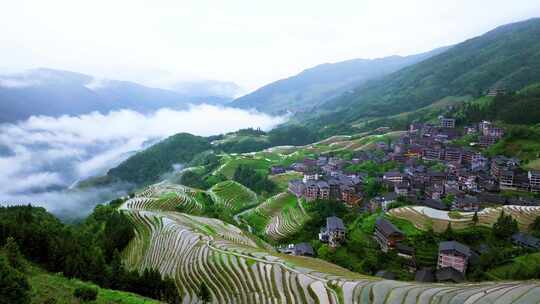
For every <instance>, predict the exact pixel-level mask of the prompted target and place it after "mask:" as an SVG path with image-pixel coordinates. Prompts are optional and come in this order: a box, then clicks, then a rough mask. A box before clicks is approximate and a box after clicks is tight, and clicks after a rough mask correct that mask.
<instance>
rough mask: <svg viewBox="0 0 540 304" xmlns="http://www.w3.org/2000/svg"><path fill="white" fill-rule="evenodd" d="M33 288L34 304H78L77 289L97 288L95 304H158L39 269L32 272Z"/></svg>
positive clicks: (30, 280) (30, 281) (154, 301)
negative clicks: (75, 293) (75, 294)
mask: <svg viewBox="0 0 540 304" xmlns="http://www.w3.org/2000/svg"><path fill="white" fill-rule="evenodd" d="M28 282H29V283H30V286H31V288H32V289H31V294H30V297H31V301H30V303H32V304H41V303H55V304H78V303H80V300H79V299H77V298H76V297H75V296H74V291H75V289H77V288H81V287H89V288H96V289H97V291H98V294H97V298H96V300H95V301H92V303H95V304H109V303H118V304H143V303H144V304H158V303H162V302H159V301H156V300H152V299H149V298H145V297H142V296H139V295H136V294H133V293H130V292H125V291H118V290H111V289H106V288H99V287H98V286H97V285H94V284H91V283H87V282H83V281H80V280H76V279H68V278H66V277H63V276H62V275H59V274H50V273H47V272H45V271H42V270H40V269H38V268H35V269H33V270H32V273H31V274H30V275H29V277H28Z"/></svg>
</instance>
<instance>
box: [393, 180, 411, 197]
mask: <svg viewBox="0 0 540 304" xmlns="http://www.w3.org/2000/svg"><path fill="white" fill-rule="evenodd" d="M394 192H395V193H396V194H397V195H400V196H407V194H409V183H407V182H401V183H395V184H394Z"/></svg>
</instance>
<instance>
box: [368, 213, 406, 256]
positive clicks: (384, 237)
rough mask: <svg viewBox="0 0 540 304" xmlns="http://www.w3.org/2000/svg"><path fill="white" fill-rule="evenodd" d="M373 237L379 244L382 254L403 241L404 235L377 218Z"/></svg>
mask: <svg viewBox="0 0 540 304" xmlns="http://www.w3.org/2000/svg"><path fill="white" fill-rule="evenodd" d="M373 237H374V238H375V241H377V243H379V246H381V250H382V251H383V252H388V250H392V249H395V248H396V245H397V243H398V242H399V241H402V240H404V239H405V235H404V234H403V232H401V230H399V229H398V228H397V227H396V226H394V224H392V223H390V222H389V221H388V220H387V219H385V218H382V217H379V218H378V219H377V221H376V222H375V231H374V233H373Z"/></svg>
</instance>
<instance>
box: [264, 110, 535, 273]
mask: <svg viewBox="0 0 540 304" xmlns="http://www.w3.org/2000/svg"><path fill="white" fill-rule="evenodd" d="M462 135H475V136H476V135H477V138H478V142H477V143H476V146H480V147H487V146H490V145H492V144H494V143H496V142H497V141H498V140H500V139H501V138H502V136H503V135H504V130H503V129H501V128H499V127H496V126H495V125H494V124H492V123H491V122H488V121H482V122H480V123H478V124H476V125H473V126H467V127H465V129H464V130H463V131H460V130H458V129H457V128H456V122H455V120H454V119H452V118H446V117H439V123H438V124H437V125H434V124H416V123H415V124H411V125H410V128H409V130H408V131H407V132H406V133H405V134H403V135H402V136H401V137H400V138H399V139H398V140H397V141H395V142H393V143H389V142H379V143H376V145H375V146H376V149H375V150H373V151H359V152H356V153H355V154H354V156H353V159H352V160H351V161H345V160H342V159H339V158H336V157H324V156H321V157H319V158H318V159H305V160H304V161H302V162H299V163H295V164H293V165H292V166H291V167H290V168H288V170H294V171H297V172H301V173H303V179H301V180H300V179H298V180H291V181H290V182H289V185H288V190H289V191H290V192H291V193H292V194H294V195H296V196H297V197H298V198H304V199H305V200H306V201H308V202H309V201H313V200H316V199H322V200H326V199H329V200H336V201H342V202H344V203H346V204H347V205H349V206H358V207H360V208H361V210H363V211H366V212H375V211H376V210H380V209H382V210H383V211H386V210H387V209H388V207H389V206H390V204H392V203H394V202H396V201H398V198H399V197H403V198H404V199H405V200H406V201H409V202H411V203H414V204H416V205H425V206H428V207H431V208H434V209H440V210H458V211H478V210H480V209H481V208H483V207H486V206H489V205H504V204H512V205H540V201H538V200H535V199H533V198H531V197H530V196H521V197H513V198H508V197H506V196H503V195H501V193H500V191H501V190H520V191H530V192H540V171H526V170H523V169H522V168H521V167H520V163H519V161H518V160H517V159H514V158H508V157H504V156H496V157H492V158H488V157H486V156H484V155H483V154H482V153H481V151H480V150H479V149H477V147H475V145H471V146H470V147H463V146H457V145H453V144H452V141H454V140H456V139H459V138H460V137H461V136H462ZM364 161H373V162H375V163H378V164H383V163H385V162H388V161H394V162H396V163H398V164H400V166H399V167H400V169H401V170H399V171H390V172H385V173H384V174H382V176H379V177H376V178H377V179H378V181H379V182H380V183H381V184H382V185H383V189H386V190H387V191H386V193H384V194H382V195H379V196H376V197H374V198H371V199H370V200H366V199H365V195H364V194H363V184H364V180H365V178H366V175H362V174H359V173H354V174H351V173H347V172H344V170H343V168H344V166H345V165H347V164H350V163H352V164H357V163H361V162H364ZM285 170H286V169H285V168H282V167H273V168H272V173H273V174H279V173H283V172H285ZM373 238H374V240H375V241H376V242H377V243H378V244H379V246H380V250H381V251H383V252H388V251H393V250H395V251H396V253H397V255H398V256H400V257H402V258H404V261H406V263H405V265H404V266H405V267H406V268H407V269H408V270H409V271H410V272H414V273H415V277H416V280H417V281H423V282H436V281H437V282H448V281H452V282H461V281H463V280H464V279H465V273H466V271H467V267H468V266H469V265H471V264H472V263H476V262H477V261H478V256H479V253H481V252H479V253H477V252H476V251H474V250H472V249H471V248H469V247H468V246H467V245H464V244H461V243H459V242H456V241H445V242H441V243H440V244H439V253H438V258H437V265H436V267H434V268H424V269H418V267H417V263H416V257H415V249H414V248H411V247H410V246H407V245H406V237H405V234H404V233H403V232H402V231H400V230H399V229H398V228H397V227H395V226H394V225H393V224H392V223H391V222H390V221H388V220H387V219H385V218H383V217H381V218H379V219H377V221H376V224H375V229H374V233H373ZM345 239H346V229H345V226H344V224H343V221H342V220H341V219H340V218H338V217H335V216H333V217H329V218H327V219H326V225H325V226H324V227H322V228H321V231H320V233H319V240H320V241H321V242H324V243H328V245H329V246H330V247H333V248H335V247H337V246H340V244H342V243H343V242H344V241H345ZM512 242H513V243H514V244H515V245H517V246H521V247H524V248H528V249H532V250H540V239H537V238H535V237H533V236H531V235H528V234H525V233H521V232H520V233H516V234H514V235H513V236H512ZM281 251H282V252H285V253H288V254H293V255H308V256H312V255H313V249H312V248H311V246H310V245H309V244H307V243H301V244H296V245H289V246H288V247H286V248H282V249H281ZM377 275H379V276H381V277H385V278H389V279H392V278H394V277H393V276H394V274H392V273H390V272H388V271H382V272H380V273H378V274H377Z"/></svg>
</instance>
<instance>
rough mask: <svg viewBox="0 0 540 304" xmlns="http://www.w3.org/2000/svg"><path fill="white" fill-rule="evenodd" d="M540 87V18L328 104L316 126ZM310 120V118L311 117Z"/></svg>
mask: <svg viewBox="0 0 540 304" xmlns="http://www.w3.org/2000/svg"><path fill="white" fill-rule="evenodd" d="M536 82H540V18H535V19H530V20H527V21H523V22H518V23H513V24H508V25H504V26H500V27H498V28H496V29H494V30H492V31H490V32H488V33H486V34H484V35H481V36H479V37H476V38H472V39H469V40H467V41H465V42H462V43H460V44H457V45H455V46H454V47H452V48H450V49H448V50H446V51H445V52H442V53H440V54H438V55H435V56H433V57H431V58H428V59H426V60H424V61H421V62H418V63H416V64H413V65H410V66H408V67H405V68H403V69H401V70H399V71H396V72H395V73H391V74H389V75H386V76H384V77H382V78H380V79H377V80H373V81H369V82H366V83H364V84H362V85H360V86H357V87H356V88H355V89H354V90H351V91H350V92H347V93H344V94H342V95H341V96H340V97H338V98H334V99H333V100H331V101H329V102H327V103H325V104H324V105H323V106H322V107H321V108H320V111H321V112H325V114H324V115H322V116H319V115H312V116H309V118H310V119H309V121H310V122H311V123H312V124H313V125H321V124H325V125H328V124H342V123H354V122H356V121H358V120H361V119H365V118H370V119H371V118H373V117H385V116H389V115H394V114H398V113H403V112H409V111H414V110H417V109H419V108H422V107H425V106H428V105H430V104H433V103H435V102H437V101H440V100H442V99H443V98H445V97H450V96H454V97H459V96H462V97H463V96H470V97H479V96H481V95H483V94H485V92H486V91H487V90H488V89H489V88H491V87H503V88H506V89H507V90H509V91H513V90H517V89H521V88H523V87H525V86H528V85H531V84H533V83H536ZM306 117H308V116H307V115H306Z"/></svg>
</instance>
